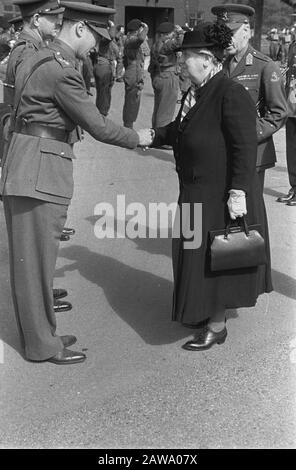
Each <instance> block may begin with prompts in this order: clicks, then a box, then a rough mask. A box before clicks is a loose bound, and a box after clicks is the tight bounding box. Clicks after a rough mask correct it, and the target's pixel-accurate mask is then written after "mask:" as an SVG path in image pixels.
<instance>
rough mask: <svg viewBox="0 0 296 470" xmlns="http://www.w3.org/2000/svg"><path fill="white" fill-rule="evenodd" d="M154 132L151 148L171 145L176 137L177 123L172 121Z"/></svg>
mask: <svg viewBox="0 0 296 470" xmlns="http://www.w3.org/2000/svg"><path fill="white" fill-rule="evenodd" d="M154 130H155V137H154V140H153V142H152V144H151V147H156V148H157V147H161V146H162V145H173V144H174V142H175V140H176V136H177V121H173V122H171V123H170V124H168V125H167V126H165V127H159V128H158V129H154Z"/></svg>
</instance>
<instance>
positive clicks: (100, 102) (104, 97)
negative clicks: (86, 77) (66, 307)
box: [94, 63, 114, 116]
mask: <svg viewBox="0 0 296 470" xmlns="http://www.w3.org/2000/svg"><path fill="white" fill-rule="evenodd" d="M94 77H95V81H96V89H97V98H96V106H97V108H98V110H99V111H100V113H101V114H103V115H104V116H107V114H108V112H109V109H110V105H111V90H112V87H113V85H114V77H113V73H112V67H111V65H110V64H109V63H108V64H106V65H105V64H96V65H95V66H94Z"/></svg>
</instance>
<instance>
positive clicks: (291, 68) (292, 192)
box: [277, 39, 296, 206]
mask: <svg viewBox="0 0 296 470" xmlns="http://www.w3.org/2000/svg"><path fill="white" fill-rule="evenodd" d="M286 96H287V100H288V119H287V122H286V158H287V168H288V176H289V183H290V189H289V191H288V194H287V195H285V196H281V197H278V198H277V202H283V203H286V204H287V206H296V41H295V39H294V41H293V42H292V43H291V45H290V48H289V53H288V70H287V75H286Z"/></svg>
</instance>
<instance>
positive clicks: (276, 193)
mask: <svg viewBox="0 0 296 470" xmlns="http://www.w3.org/2000/svg"><path fill="white" fill-rule="evenodd" d="M288 190H289V188H287V191H286V192H282V191H281V192H279V191H275V189H271V188H264V191H263V194H265V195H266V196H272V197H274V198H277V197H280V196H284V195H286V194H287V193H288ZM275 202H276V201H275ZM277 204H280V203H279V202H277ZM281 204H282V203H281Z"/></svg>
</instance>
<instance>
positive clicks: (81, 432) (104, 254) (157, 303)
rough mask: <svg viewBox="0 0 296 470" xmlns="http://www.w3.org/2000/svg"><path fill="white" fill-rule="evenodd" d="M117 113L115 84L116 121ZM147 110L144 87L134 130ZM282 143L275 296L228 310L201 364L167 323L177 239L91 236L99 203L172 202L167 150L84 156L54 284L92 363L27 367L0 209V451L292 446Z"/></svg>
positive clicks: (187, 333) (289, 229) (119, 96)
mask: <svg viewBox="0 0 296 470" xmlns="http://www.w3.org/2000/svg"><path fill="white" fill-rule="evenodd" d="M147 82H148V80H147ZM122 101H123V84H120V83H117V84H116V85H115V88H114V93H113V102H112V112H111V118H113V119H115V120H116V121H117V122H120V110H121V109H122ZM151 110H152V91H151V88H150V84H149V83H147V84H146V87H145V91H144V95H143V101H142V106H141V113H140V117H139V121H138V122H137V127H138V128H140V127H142V126H147V125H149V124H150V119H149V116H151ZM276 144H277V150H278V164H277V166H276V167H275V168H274V169H272V170H269V172H268V175H267V181H266V190H265V201H266V206H267V211H268V215H269V225H270V233H271V246H272V260H273V279H274V289H275V290H274V292H273V293H272V294H270V295H269V296H267V295H264V296H262V297H261V298H260V299H259V300H258V303H257V306H256V307H255V308H253V309H241V310H239V311H231V312H229V321H228V331H229V337H228V339H227V341H226V343H225V344H224V345H223V346H215V347H213V348H212V349H211V350H209V351H207V352H201V353H194V352H186V351H184V350H182V349H181V345H182V344H183V343H184V342H185V340H187V339H189V338H190V337H191V333H192V332H191V330H188V329H186V328H184V327H182V326H180V325H179V324H175V323H172V322H171V321H170V308H171V296H172V270H171V259H170V240H165V239H164V240H160V239H156V240H148V239H134V240H132V239H118V238H117V239H116V238H115V239H113V240H110V239H108V240H98V239H97V238H96V237H95V236H94V225H95V222H96V221H97V217H96V216H95V215H94V207H95V205H96V204H97V203H99V202H102V201H106V202H111V203H114V202H115V201H116V195H118V194H125V196H126V204H128V203H130V202H141V203H144V204H148V202H150V201H155V202H157V201H164V202H173V201H175V200H176V197H177V180H176V176H175V173H174V165H173V159H172V154H171V152H170V151H162V150H151V151H148V152H146V153H143V152H142V151H127V150H123V149H118V148H116V147H111V146H107V145H104V144H101V143H97V142H95V141H94V140H93V139H92V138H91V137H89V136H87V137H86V139H85V141H84V142H83V143H82V144H79V146H78V148H77V151H76V153H77V157H78V158H77V161H76V162H75V180H76V188H75V196H74V199H73V203H72V205H71V208H70V211H69V217H68V221H67V225H68V226H74V227H75V228H76V231H77V234H76V235H75V236H74V237H73V238H72V239H71V241H70V242H66V243H62V244H61V249H60V256H59V259H58V264H57V272H56V280H55V285H56V286H57V287H64V288H67V289H68V291H69V297H68V300H69V301H71V302H72V303H73V306H74V307H73V310H72V311H71V312H67V313H64V314H60V315H59V317H58V318H59V320H58V332H59V333H61V334H76V335H77V336H78V343H77V349H80V350H86V352H87V356H88V359H87V361H86V362H85V363H84V364H78V365H73V366H68V367H66V366H64V367H59V366H55V365H53V364H49V363H43V364H40V365H37V364H33V363H29V362H26V361H24V360H23V359H22V357H21V355H20V352H19V342H18V337H17V332H16V327H15V323H14V315H13V310H12V303H11V299H10V291H9V280H8V259H7V241H6V231H5V225H4V219H3V212H2V207H1V208H0V217H1V221H0V223H1V225H0V226H1V238H0V250H1V251H0V256H1V272H0V281H1V291H0V293H1V298H0V317H1V318H0V325H1V332H0V338H1V340H2V343H0V352H1V350H3V349H4V363H3V364H2V365H0V387H1V391H0V398H1V412H0V413H1V415H0V446H1V448H18V447H19V448H55V447H58V448H77V447H78V448H100V449H103V448H113V449H115V448H144V449H148V448H159V449H161V448H166V447H167V448H184V449H185V448H187V449H200V448H287V447H293V448H295V447H296V412H295V405H296V404H295V386H296V381H295V368H296V323H295V313H296V303H295V300H296V289H295V275H296V272H295V271H296V270H295V261H296V254H295V228H296V208H289V207H287V206H285V205H280V204H278V203H276V202H275V198H276V197H277V196H278V195H279V194H281V193H282V192H285V191H286V190H287V189H288V179H287V173H286V164H285V146H284V131H283V130H282V131H280V132H279V133H278V134H277V135H276ZM116 215H117V216H118V218H119V219H120V218H121V217H120V215H118V214H116ZM147 225H148V222H147Z"/></svg>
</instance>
